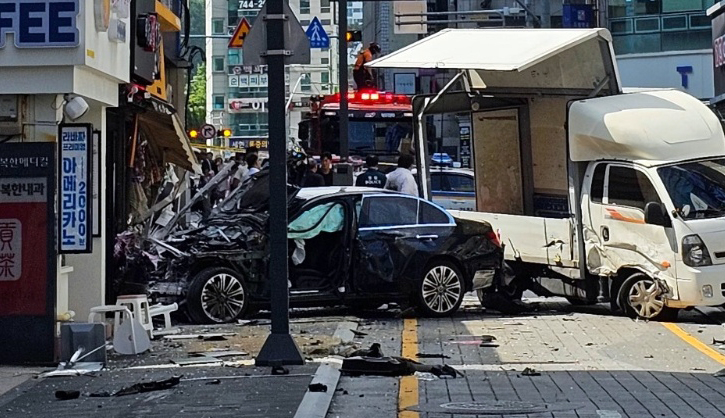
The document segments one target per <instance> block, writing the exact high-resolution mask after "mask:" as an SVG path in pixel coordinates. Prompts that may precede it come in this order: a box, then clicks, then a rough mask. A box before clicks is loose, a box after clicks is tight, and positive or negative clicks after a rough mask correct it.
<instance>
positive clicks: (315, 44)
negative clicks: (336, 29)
mask: <svg viewBox="0 0 725 418" xmlns="http://www.w3.org/2000/svg"><path fill="white" fill-rule="evenodd" d="M305 33H306V34H307V37H308V38H309V39H310V48H329V47H330V37H329V36H327V32H325V28H324V27H322V23H320V19H318V18H317V16H315V18H314V19H312V22H311V23H310V26H309V27H308V28H307V31H306V32H305Z"/></svg>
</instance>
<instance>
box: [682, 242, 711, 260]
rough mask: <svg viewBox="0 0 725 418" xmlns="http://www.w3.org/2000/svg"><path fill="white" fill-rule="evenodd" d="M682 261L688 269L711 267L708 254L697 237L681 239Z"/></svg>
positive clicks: (703, 244) (705, 247)
mask: <svg viewBox="0 0 725 418" xmlns="http://www.w3.org/2000/svg"><path fill="white" fill-rule="evenodd" d="M682 261H684V262H685V264H686V265H688V266H690V267H701V266H710V265H712V258H710V252H709V251H707V246H706V245H705V243H704V242H702V239H700V236H699V235H688V236H686V237H684V238H682Z"/></svg>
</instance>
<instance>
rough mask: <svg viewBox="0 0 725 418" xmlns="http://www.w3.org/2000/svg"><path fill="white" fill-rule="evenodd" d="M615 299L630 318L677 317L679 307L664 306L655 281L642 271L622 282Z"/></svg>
mask: <svg viewBox="0 0 725 418" xmlns="http://www.w3.org/2000/svg"><path fill="white" fill-rule="evenodd" d="M617 301H618V302H619V307H620V308H621V309H622V310H623V311H624V313H625V314H626V315H627V316H629V317H630V318H641V319H647V320H652V321H665V322H667V321H674V320H675V319H677V314H678V313H679V309H674V308H668V307H667V306H665V303H664V297H663V296H662V295H661V294H660V292H659V289H658V288H657V284H656V282H655V281H654V279H652V278H651V277H649V276H648V275H646V274H644V273H634V274H632V275H631V276H629V277H628V278H627V279H626V280H625V281H624V283H622V287H620V288H619V294H618V295H617Z"/></svg>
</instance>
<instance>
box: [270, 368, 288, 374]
mask: <svg viewBox="0 0 725 418" xmlns="http://www.w3.org/2000/svg"><path fill="white" fill-rule="evenodd" d="M285 374H289V369H288V368H286V367H284V366H274V367H272V375H274V376H280V375H285Z"/></svg>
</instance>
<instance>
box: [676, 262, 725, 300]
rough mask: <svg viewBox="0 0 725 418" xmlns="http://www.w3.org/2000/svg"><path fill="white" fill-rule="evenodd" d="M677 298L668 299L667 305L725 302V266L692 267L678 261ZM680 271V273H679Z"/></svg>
mask: <svg viewBox="0 0 725 418" xmlns="http://www.w3.org/2000/svg"><path fill="white" fill-rule="evenodd" d="M678 264H679V265H678V266H677V267H678V268H677V272H678V276H679V277H678V278H677V293H678V296H679V298H678V299H677V300H673V299H668V300H667V306H669V307H672V308H689V307H692V306H719V305H723V304H725V266H723V265H716V266H707V267H699V268H692V267H688V266H685V265H684V264H681V263H678ZM679 273H682V274H679Z"/></svg>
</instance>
